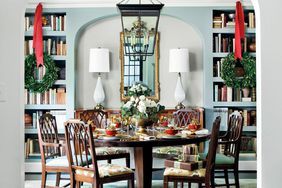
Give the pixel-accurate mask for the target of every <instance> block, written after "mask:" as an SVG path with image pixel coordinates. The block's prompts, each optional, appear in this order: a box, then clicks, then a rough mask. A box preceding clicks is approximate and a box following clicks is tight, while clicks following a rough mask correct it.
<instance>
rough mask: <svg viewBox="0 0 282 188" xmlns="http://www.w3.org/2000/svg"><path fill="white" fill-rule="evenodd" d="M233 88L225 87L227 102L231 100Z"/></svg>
mask: <svg viewBox="0 0 282 188" xmlns="http://www.w3.org/2000/svg"><path fill="white" fill-rule="evenodd" d="M232 93H233V88H232V87H227V102H232Z"/></svg>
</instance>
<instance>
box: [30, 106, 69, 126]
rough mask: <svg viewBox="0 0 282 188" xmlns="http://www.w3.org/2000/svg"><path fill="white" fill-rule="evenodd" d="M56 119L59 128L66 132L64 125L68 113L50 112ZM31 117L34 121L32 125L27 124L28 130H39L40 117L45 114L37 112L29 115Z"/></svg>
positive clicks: (63, 111) (40, 111)
mask: <svg viewBox="0 0 282 188" xmlns="http://www.w3.org/2000/svg"><path fill="white" fill-rule="evenodd" d="M45 113H50V114H52V115H53V116H54V117H55V118H56V122H57V128H58V129H60V130H64V123H65V121H66V111H65V110H50V111H49V112H45ZM27 114H28V115H29V116H32V121H31V122H30V123H25V128H26V129H37V127H38V124H39V119H40V117H41V116H42V115H43V114H44V112H43V111H42V110H37V111H35V112H33V113H30V114H29V113H27Z"/></svg>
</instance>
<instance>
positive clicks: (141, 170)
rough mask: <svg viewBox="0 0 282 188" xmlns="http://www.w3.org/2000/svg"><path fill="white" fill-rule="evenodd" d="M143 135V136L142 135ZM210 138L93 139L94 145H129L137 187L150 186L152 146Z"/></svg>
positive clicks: (202, 136)
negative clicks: (132, 151)
mask: <svg viewBox="0 0 282 188" xmlns="http://www.w3.org/2000/svg"><path fill="white" fill-rule="evenodd" d="M144 135H145V136H144ZM209 138H210V134H209V133H207V134H192V135H186V136H185V137H183V136H150V134H149V135H147V134H139V136H136V135H135V136H126V137H120V138H118V139H99V138H98V139H95V146H96V147H106V146H109V147H131V148H133V150H134V161H135V177H136V185H137V188H150V187H152V171H153V155H152V150H153V147H162V146H179V145H187V144H198V143H201V142H205V141H207V140H208V139H209Z"/></svg>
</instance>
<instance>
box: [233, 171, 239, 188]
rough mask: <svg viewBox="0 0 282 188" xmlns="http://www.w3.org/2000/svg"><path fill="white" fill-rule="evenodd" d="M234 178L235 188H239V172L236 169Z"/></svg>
mask: <svg viewBox="0 0 282 188" xmlns="http://www.w3.org/2000/svg"><path fill="white" fill-rule="evenodd" d="M234 178H235V186H236V188H240V184H239V172H238V169H237V168H236V169H234Z"/></svg>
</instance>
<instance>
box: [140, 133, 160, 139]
mask: <svg viewBox="0 0 282 188" xmlns="http://www.w3.org/2000/svg"><path fill="white" fill-rule="evenodd" d="M139 138H140V139H143V140H155V139H156V137H155V136H149V135H146V134H140V135H139Z"/></svg>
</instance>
